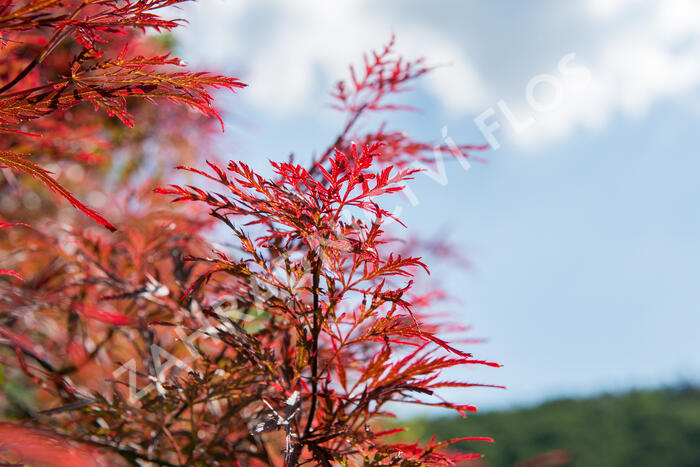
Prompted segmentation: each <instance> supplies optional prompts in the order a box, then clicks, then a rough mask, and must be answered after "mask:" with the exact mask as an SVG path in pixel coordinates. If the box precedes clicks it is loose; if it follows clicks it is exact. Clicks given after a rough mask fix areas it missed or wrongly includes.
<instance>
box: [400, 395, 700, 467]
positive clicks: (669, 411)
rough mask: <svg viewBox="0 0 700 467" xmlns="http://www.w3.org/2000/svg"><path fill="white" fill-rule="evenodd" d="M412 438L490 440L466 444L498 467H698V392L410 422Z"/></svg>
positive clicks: (557, 403)
mask: <svg viewBox="0 0 700 467" xmlns="http://www.w3.org/2000/svg"><path fill="white" fill-rule="evenodd" d="M410 433H411V435H412V436H415V435H416V433H418V434H419V435H420V436H421V437H422V438H423V439H426V438H428V437H430V435H432V434H433V433H436V434H437V436H438V438H439V439H448V438H455V437H462V436H485V435H486V436H491V437H493V438H495V439H496V443H494V444H493V445H489V444H488V443H478V444H477V443H472V444H471V446H466V444H465V443H462V444H461V445H455V446H456V447H457V448H458V449H464V450H467V449H469V448H471V449H472V450H476V451H478V452H481V453H484V454H485V455H486V457H485V459H484V460H485V461H487V462H488V464H489V465H493V466H496V467H501V466H512V465H514V464H517V463H519V462H522V461H525V460H527V459H530V458H532V457H534V456H537V455H538V454H542V453H543V452H546V451H550V450H557V449H564V450H566V451H567V452H568V453H569V454H570V456H571V458H572V460H571V462H570V463H567V464H566V465H571V466H586V467H590V466H595V467H608V466H609V467H613V466H614V467H625V466H630V467H644V466H650V467H666V466H674V467H675V466H678V467H682V466H683V467H691V466H692V467H699V466H700V389H698V388H691V387H683V388H677V389H665V390H654V391H638V392H632V393H628V394H624V395H605V396H600V397H595V398H590V399H564V400H556V401H551V402H547V403H544V404H542V405H540V406H538V407H535V408H528V409H518V410H508V411H503V412H489V413H484V414H476V415H473V416H470V417H469V418H467V419H461V418H451V417H450V418H439V419H420V420H414V421H413V422H412V425H411V431H410Z"/></svg>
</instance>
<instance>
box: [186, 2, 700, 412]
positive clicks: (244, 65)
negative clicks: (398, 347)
mask: <svg viewBox="0 0 700 467" xmlns="http://www.w3.org/2000/svg"><path fill="white" fill-rule="evenodd" d="M184 15H185V17H187V18H188V20H189V21H190V24H189V25H188V26H187V27H186V29H185V30H184V32H183V33H182V34H181V36H180V40H181V48H182V50H181V54H182V55H183V56H184V58H185V59H186V60H187V61H188V62H189V63H191V64H193V65H197V66H200V67H202V66H206V67H209V68H212V67H214V68H217V69H220V70H224V71H226V72H229V73H233V74H235V75H236V76H239V77H241V78H242V79H243V80H244V81H246V82H248V83H249V84H250V85H251V86H250V87H249V88H248V89H246V90H243V91H241V92H240V93H239V94H238V95H236V96H234V97H226V96H224V95H222V96H221V98H222V100H223V102H224V107H225V108H227V109H231V111H230V113H229V114H228V116H227V132H226V136H225V137H224V138H223V140H222V144H221V151H222V154H223V155H225V156H228V157H230V158H235V159H245V160H247V161H250V162H252V163H254V164H255V165H257V166H258V167H263V166H264V165H265V163H266V162H265V161H266V160H267V158H273V159H275V158H284V157H286V156H287V155H288V154H289V153H290V152H294V153H295V154H297V155H298V156H299V157H301V158H306V157H309V154H311V153H312V152H313V151H318V150H323V149H324V147H325V145H326V144H327V143H328V142H329V141H331V140H332V137H333V136H334V134H335V131H336V130H337V128H338V127H339V126H340V125H341V124H342V119H341V118H340V117H339V116H336V115H334V114H333V113H332V111H330V110H328V109H327V107H326V106H327V104H328V103H329V99H328V97H327V92H328V90H329V89H330V88H331V86H332V84H333V82H334V81H335V80H337V79H338V78H342V77H344V76H345V70H346V66H347V64H348V63H350V62H357V60H358V58H359V57H360V54H361V53H362V52H363V51H364V50H367V49H369V48H372V47H378V46H380V45H381V44H382V43H384V42H386V40H387V38H388V37H389V36H390V34H391V33H392V32H393V33H395V34H396V35H397V38H398V47H399V50H400V51H402V52H403V53H405V54H406V55H407V56H422V55H425V56H426V57H428V59H429V60H431V61H432V62H433V63H449V64H450V66H447V67H442V68H440V69H439V70H438V71H436V72H435V73H434V76H433V77H430V78H428V79H426V80H425V82H424V83H423V84H422V85H420V86H419V87H418V89H417V90H416V92H415V93H413V94H411V95H408V96H407V102H408V103H411V104H414V105H416V106H419V107H422V108H424V109H425V111H424V112H423V113H422V114H419V115H406V116H402V117H400V118H398V119H397V120H394V121H395V122H396V123H395V126H397V127H401V128H406V129H408V130H409V131H410V132H411V133H412V134H413V135H415V136H416V137H419V138H423V139H429V140H437V141H439V140H440V138H441V137H442V136H441V131H442V128H443V127H445V126H447V128H448V130H447V131H448V135H449V137H451V138H453V139H454V140H455V141H458V142H469V143H482V142H484V141H485V139H486V136H485V135H484V134H482V132H481V131H480V130H479V128H478V127H477V125H476V124H475V121H474V119H475V118H478V117H479V115H483V113H484V112H488V111H489V109H493V112H492V113H493V115H492V116H491V117H489V118H488V119H487V120H486V123H487V124H492V123H493V122H497V123H498V124H500V126H501V127H500V128H499V129H498V130H496V131H494V136H495V137H496V138H497V139H498V141H499V144H500V146H501V147H500V148H499V149H498V150H491V151H489V152H488V153H486V157H487V159H488V163H486V164H473V165H472V167H471V169H470V170H468V171H464V170H462V169H461V168H460V166H459V165H458V164H457V163H455V162H452V163H449V165H448V171H447V181H448V182H447V184H446V185H445V186H442V185H440V184H438V183H437V182H435V181H434V180H432V179H430V178H429V177H427V176H419V178H418V180H416V183H415V184H414V185H413V187H412V189H413V191H414V193H415V194H416V196H417V197H418V199H419V200H420V203H419V205H417V206H410V205H409V204H406V205H405V206H404V210H403V213H402V219H404V220H405V222H406V223H407V225H408V227H409V229H412V230H417V231H420V232H423V233H425V234H426V235H433V234H435V233H439V234H442V233H445V232H449V238H451V239H452V240H453V241H455V242H457V243H459V244H460V245H464V248H465V253H466V254H467V255H468V256H469V258H470V259H471V261H472V262H473V264H474V267H473V269H472V270H471V271H469V272H467V273H463V272H456V271H454V270H450V269H448V268H443V269H442V270H439V271H437V273H436V274H435V275H434V276H433V279H431V280H434V281H437V282H439V283H440V284H441V285H443V284H444V285H445V286H446V287H447V288H448V289H449V290H450V291H452V292H453V293H454V294H456V295H460V296H462V297H464V301H463V303H462V304H460V306H459V307H458V310H457V311H458V313H459V314H460V320H462V321H464V322H466V323H470V324H472V325H473V326H474V334H475V335H478V336H480V337H485V338H487V339H488V342H487V343H485V344H482V345H479V346H478V347H476V348H475V349H474V352H475V353H476V354H477V355H478V356H480V357H484V358H487V359H490V360H496V361H499V362H501V363H503V364H504V365H505V366H504V367H503V368H501V369H497V370H496V369H485V370H478V371H470V372H468V373H466V374H455V375H453V376H456V377H463V378H470V379H475V380H479V381H481V382H488V383H496V384H504V385H506V386H508V390H507V391H497V390H474V391H467V392H463V393H460V395H459V397H460V398H462V399H463V400H464V402H475V403H477V404H478V405H480V406H481V407H483V408H486V409H489V408H498V407H506V406H512V405H523V404H530V403H534V402H537V401H539V400H542V399H544V398H548V397H555V396H561V395H582V394H590V393H596V392H600V391H606V390H622V389H625V388H629V387H637V386H655V385H659V384H667V383H673V382H676V381H678V380H687V379H695V380H697V379H698V378H697V375H698V374H700V372H699V370H700V343H699V342H698V336H699V335H700V319H698V312H700V287H698V279H700V274H699V273H698V264H699V263H700V241H698V239H699V238H700V214H699V213H698V206H697V203H698V201H699V200H700V184H699V183H698V181H697V177H698V175H700V161H699V160H698V157H697V156H698V149H697V148H698V147H700V132H699V131H697V129H698V128H699V127H700V92H699V91H700V4H698V3H697V2H695V1H693V0H687V1H686V0H665V1H664V2H661V1H656V2H654V1H629V0H588V1H583V0H572V1H569V2H554V1H544V0H537V1H532V2H520V1H515V0H512V1H504V2H476V1H442V2H440V1H438V2H419V1H417V0H409V1H401V2H399V1H398V0H395V1H387V2H382V3H381V5H379V6H377V2H369V1H354V2H349V1H340V0H339V1H337V2H323V1H309V2H286V1H257V2H254V1H234V0H226V1H221V0H201V1H200V2H199V3H196V4H193V5H190V6H188V7H187V8H185V11H184ZM571 54H574V55H571ZM566 56H568V57H569V60H570V61H569V62H568V64H567V65H566V66H565V67H564V69H565V70H564V72H562V67H561V65H560V61H561V60H562V58H563V57H566ZM573 67H576V68H575V69H574V68H573ZM566 71H578V74H576V73H573V72H572V73H566ZM581 72H585V73H581ZM533 80H534V81H533ZM533 82H534V83H535V84H534V85H533ZM528 84H530V85H531V91H532V95H531V96H530V99H528V96H527V92H528ZM499 101H502V102H504V103H505V105H506V106H507V108H508V109H509V110H510V111H511V112H512V113H513V114H514V115H515V116H516V118H517V119H518V120H520V121H521V122H522V121H525V120H526V119H527V118H528V117H532V118H533V119H534V120H533V123H532V124H531V126H530V127H528V128H526V129H524V130H522V131H521V132H520V133H518V132H517V131H516V130H515V129H514V127H513V125H512V124H511V123H510V122H509V120H508V119H507V118H506V117H505V116H504V114H503V111H502V110H501V108H499V107H498V105H497V103H498V102H499ZM533 101H534V102H535V104H540V105H539V106H534V107H533V104H532V102H533Z"/></svg>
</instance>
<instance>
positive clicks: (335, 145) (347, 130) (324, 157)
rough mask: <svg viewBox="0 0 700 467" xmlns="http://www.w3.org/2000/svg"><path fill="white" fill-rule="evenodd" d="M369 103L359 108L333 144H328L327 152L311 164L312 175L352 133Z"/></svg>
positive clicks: (310, 172)
mask: <svg viewBox="0 0 700 467" xmlns="http://www.w3.org/2000/svg"><path fill="white" fill-rule="evenodd" d="M367 105H368V104H364V105H363V106H361V107H360V108H359V109H357V111H356V112H355V115H353V116H352V118H351V119H350V120H348V123H347V124H346V125H345V128H343V131H342V132H340V134H339V135H338V137H337V138H336V139H335V141H334V142H333V144H331V145H330V146H328V149H326V152H324V153H323V154H322V155H321V157H319V159H318V160H317V161H316V162H314V163H313V164H312V165H311V168H309V174H310V175H313V174H314V173H315V172H316V171H317V170H318V166H319V165H322V164H324V163H325V162H326V161H327V160H328V158H329V157H330V155H331V154H332V153H333V150H334V149H336V148H338V146H340V144H341V143H342V142H343V141H344V140H345V137H346V136H347V135H348V133H350V130H351V129H352V127H353V126H355V123H357V121H358V120H359V119H360V115H362V113H363V112H364V110H365V109H366V108H367Z"/></svg>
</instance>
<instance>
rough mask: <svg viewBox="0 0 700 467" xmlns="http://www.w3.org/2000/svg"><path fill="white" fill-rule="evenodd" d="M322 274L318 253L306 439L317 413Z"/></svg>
mask: <svg viewBox="0 0 700 467" xmlns="http://www.w3.org/2000/svg"><path fill="white" fill-rule="evenodd" d="M320 276H321V255H320V254H319V253H317V257H316V261H315V263H314V273H313V285H312V289H313V294H314V316H313V329H312V331H311V339H312V341H311V407H310V408H309V418H308V420H307V421H306V428H304V436H303V438H304V439H306V438H308V437H309V434H310V433H311V425H312V424H313V421H314V416H315V415H316V402H317V399H318V336H319V334H320V331H321V329H320V320H319V316H318V315H319V307H318V287H319V279H320Z"/></svg>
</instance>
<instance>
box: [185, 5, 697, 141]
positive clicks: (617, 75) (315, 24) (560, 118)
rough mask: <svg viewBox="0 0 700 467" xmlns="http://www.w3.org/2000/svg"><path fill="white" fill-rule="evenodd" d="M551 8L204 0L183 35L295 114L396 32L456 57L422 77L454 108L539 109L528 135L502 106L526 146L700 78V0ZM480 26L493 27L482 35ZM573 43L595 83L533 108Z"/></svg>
mask: <svg viewBox="0 0 700 467" xmlns="http://www.w3.org/2000/svg"><path fill="white" fill-rule="evenodd" d="M553 5H554V4H552V3H551V2H532V3H529V4H528V5H525V6H523V5H521V6H516V5H514V8H523V9H525V10H523V11H525V12H527V13H528V14H529V16H527V17H526V19H524V20H523V23H522V24H518V23H506V25H510V26H508V27H504V26H503V24H502V18H500V17H499V16H498V15H499V14H500V13H501V12H502V9H499V7H498V6H496V5H495V4H488V5H485V4H476V3H472V2H457V3H449V2H445V3H444V4H441V8H432V9H426V8H425V4H421V3H416V2H413V1H403V2H396V3H391V2H388V3H386V4H383V8H381V9H380V8H378V7H377V4H376V3H375V2H371V1H369V0H356V1H351V0H334V1H333V2H329V1H327V0H313V1H311V0H310V1H304V2H287V1H272V0H264V1H263V0H259V1H254V0H236V1H226V2H221V1H218V0H202V1H201V3H199V5H198V6H195V7H187V9H186V12H187V14H188V15H189V19H190V21H191V26H190V28H188V30H187V31H186V34H185V36H184V38H185V41H186V50H187V51H188V54H189V55H190V56H191V58H197V57H199V58H200V59H201V60H204V61H213V62H216V63H219V64H228V63H235V64H236V65H237V66H238V67H240V68H242V69H243V72H244V73H243V77H244V79H245V80H246V81H248V82H249V83H250V84H251V87H250V88H249V89H248V90H247V91H246V92H245V93H244V94H243V96H244V98H246V99H248V100H249V101H250V102H251V103H252V104H253V105H255V106H258V107H260V108H261V109H263V110H267V111H271V112H273V113H274V114H275V115H282V116H294V115H298V114H301V113H308V112H311V111H313V110H315V109H318V107H319V105H323V104H324V103H326V102H327V98H326V97H325V96H326V95H327V94H326V92H327V91H328V89H329V87H330V83H331V80H334V79H337V78H338V77H343V76H345V74H346V67H347V63H348V62H349V61H357V60H358V58H359V56H360V53H361V52H362V51H365V50H368V49H370V48H376V47H378V46H379V45H381V44H383V43H384V42H386V40H387V38H388V37H389V35H390V34H391V32H395V33H397V36H398V41H399V42H398V45H399V50H400V51H401V52H404V53H405V54H406V55H407V56H408V57H416V56H426V57H428V58H429V59H430V60H431V61H432V62H433V63H450V64H452V66H450V67H446V68H442V69H439V70H437V71H436V72H434V73H433V74H432V76H429V77H428V78H427V79H426V81H425V83H424V86H425V90H426V91H427V92H429V93H430V94H432V95H433V96H434V97H435V98H436V99H437V100H438V101H439V102H440V103H441V104H442V106H443V108H444V109H445V110H446V111H448V113H449V114H450V115H452V116H453V117H454V116H460V115H461V116H465V117H470V116H471V117H474V116H476V115H478V114H480V113H481V112H482V111H483V110H485V109H487V108H488V107H494V108H496V109H497V106H496V103H497V102H498V101H499V100H504V101H506V102H507V104H508V105H509V107H511V109H512V110H513V111H514V113H515V114H516V115H531V116H533V117H534V118H535V119H536V124H535V125H533V126H532V127H530V128H529V129H528V130H526V131H523V132H521V133H516V132H514V131H509V130H508V125H507V121H505V120H504V118H503V115H499V114H498V112H497V114H496V116H495V117H494V118H499V120H500V121H501V123H502V126H503V129H504V130H505V132H506V133H508V134H509V135H510V137H511V138H512V139H513V141H515V142H516V143H520V144H538V143H542V142H546V141H551V140H561V139H563V138H566V137H567V136H569V135H570V134H571V132H572V131H574V130H576V129H577V128H586V129H602V128H605V127H606V126H607V125H608V124H609V123H610V122H611V121H612V119H613V118H614V117H615V116H616V115H618V114H621V115H625V116H627V117H629V118H640V117H643V116H644V115H646V113H647V112H649V110H650V109H651V107H652V106H653V104H654V103H655V102H656V101H658V100H659V99H663V98H679V97H683V96H686V95H688V94H690V93H692V92H693V90H695V89H696V88H697V87H698V86H699V85H700V65H699V64H700V2H697V1H696V0H664V1H663V2H662V1H654V0H575V1H571V2H566V4H565V5H562V4H556V5H557V6H553ZM538 7H539V9H538ZM533 11H534V12H533ZM572 12H573V13H572ZM513 14H515V15H516V16H517V12H515V13H513ZM462 18H463V19H462ZM484 24H487V26H488V27H485V26H484ZM475 30H478V31H484V30H485V31H487V34H488V36H487V37H483V39H482V38H480V37H477V40H474V35H473V34H472V35H470V32H471V31H475ZM569 52H574V53H576V64H577V65H579V66H580V65H582V64H585V65H586V66H587V67H588V69H589V70H590V71H591V76H592V80H591V81H590V85H589V86H587V87H586V88H585V89H581V88H580V87H576V86H573V85H572V83H569V82H567V81H566V80H564V81H562V84H563V85H564V88H563V89H564V92H563V94H562V101H561V105H559V106H557V108H556V109H554V110H551V111H548V112H537V111H534V110H533V109H532V108H531V106H530V105H528V103H527V101H526V99H525V89H526V87H527V84H528V81H529V80H530V79H531V78H532V77H533V76H535V75H537V74H540V73H551V74H552V75H553V76H559V75H558V74H557V73H558V71H557V70H556V65H557V62H558V61H559V60H560V58H561V57H562V56H564V54H566V53H569ZM240 68H239V69H240ZM541 89H546V86H545V85H542V86H541Z"/></svg>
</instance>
